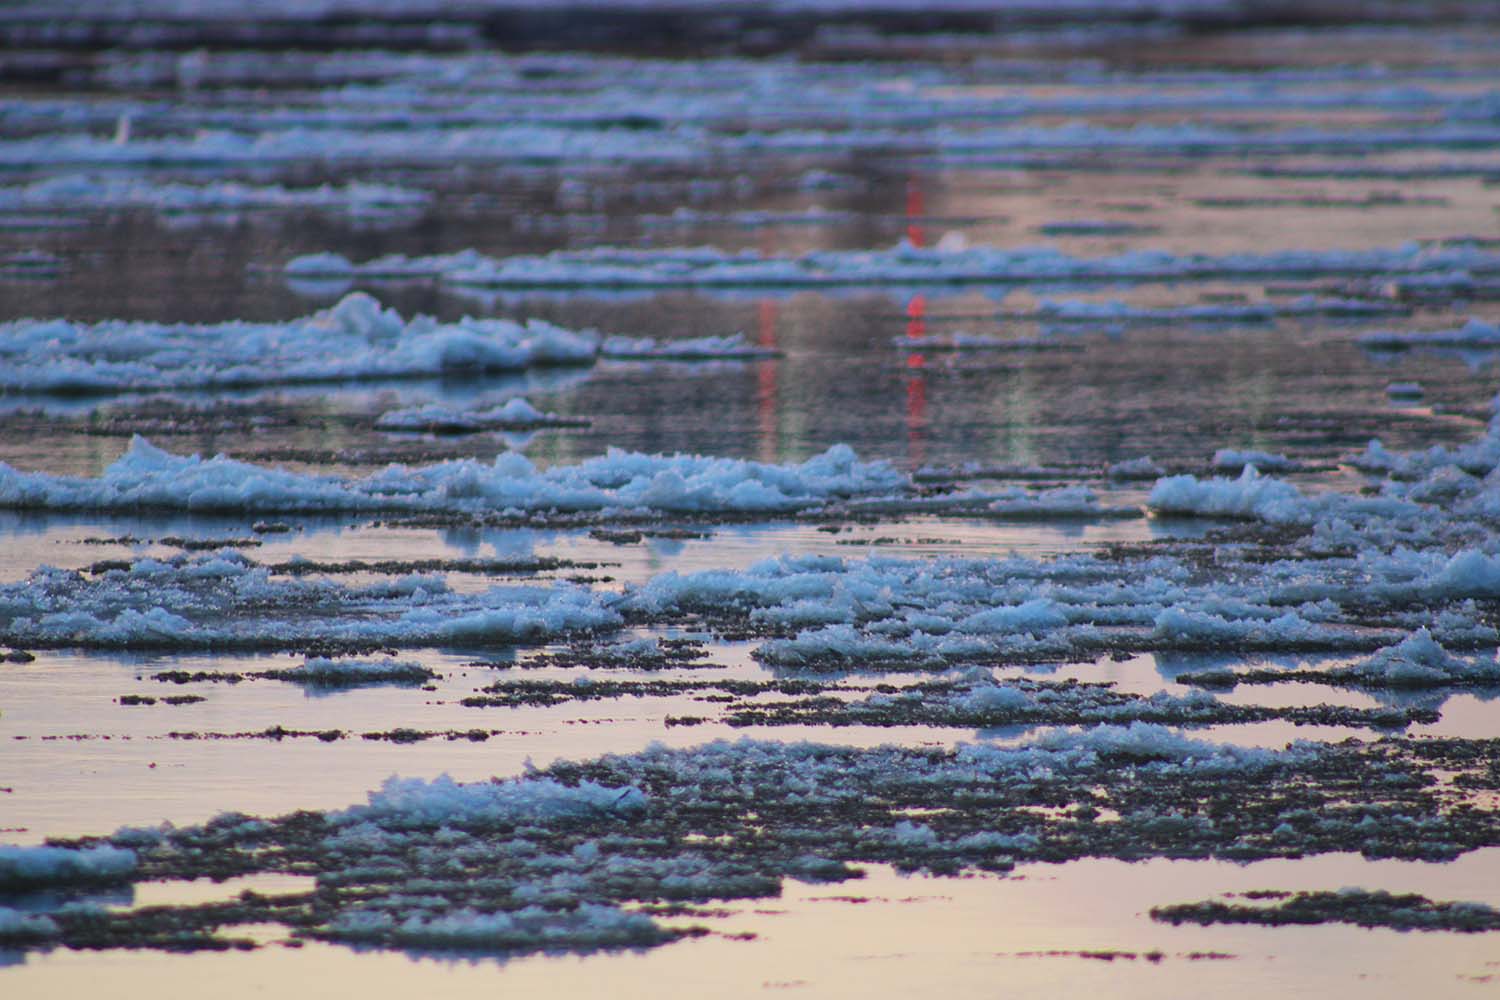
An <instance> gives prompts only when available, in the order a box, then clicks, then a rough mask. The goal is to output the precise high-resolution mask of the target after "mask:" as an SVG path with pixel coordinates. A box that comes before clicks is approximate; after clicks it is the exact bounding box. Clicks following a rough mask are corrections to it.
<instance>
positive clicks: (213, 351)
mask: <svg viewBox="0 0 1500 1000" xmlns="http://www.w3.org/2000/svg"><path fill="white" fill-rule="evenodd" d="M601 355H607V356H628V357H684V358H695V359H702V358H720V357H722V358H742V357H747V356H756V357H759V356H763V352H758V351H755V350H753V349H750V348H748V347H747V346H746V345H745V344H744V342H743V340H742V339H741V338H737V337H702V338H696V339H690V340H683V341H675V342H663V341H656V340H652V339H650V338H635V339H631V338H617V337H610V338H605V337H602V336H601V335H600V334H598V333H596V332H595V331H593V330H567V329H564V328H562V327H559V326H554V325H553V324H551V323H547V322H544V321H542V320H528V321H526V322H524V323H518V322H514V321H511V320H506V319H473V318H464V319H461V320H459V321H458V322H455V323H442V322H439V321H438V320H436V319H434V318H432V317H430V316H416V317H413V318H412V319H410V320H407V319H403V318H402V317H401V315H400V314H399V313H397V312H396V311H395V310H394V309H387V308H383V307H382V306H381V305H380V303H379V302H377V301H376V300H375V299H374V298H372V297H371V296H369V295H367V294H365V293H363V292H353V293H350V294H349V295H346V296H345V297H344V298H343V299H342V300H340V301H339V302H338V304H336V305H334V306H332V307H330V308H328V309H325V310H322V311H321V312H317V313H314V314H313V315H311V316H307V317H303V318H301V319H294V320H290V321H287V322H283V323H241V322H233V323H221V324H213V325H206V326H199V325H191V324H160V323H139V322H128V321H122V320H110V321H105V322H102V323H94V324H83V323H72V322H69V321H67V320H62V319H50V320H35V319H23V320H16V321H12V322H9V323H3V324H0V390H12V391H18V392H50V393H87V392H113V391H118V390H125V389H147V390H157V389H182V388H194V387H210V386H241V385H276V384H283V383H297V382H321V381H335V380H348V379H382V378H410V377H418V376H430V375H443V374H454V373H481V372H495V371H520V370H524V369H527V368H531V367H535V366H543V365H591V364H594V363H595V362H596V361H598V359H599V358H600V357H601Z"/></svg>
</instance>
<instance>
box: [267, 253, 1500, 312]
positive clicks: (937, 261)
mask: <svg viewBox="0 0 1500 1000" xmlns="http://www.w3.org/2000/svg"><path fill="white" fill-rule="evenodd" d="M1455 268H1464V269H1468V270H1470V271H1473V272H1475V273H1480V272H1483V273H1494V272H1500V253H1495V252H1492V251H1489V250H1484V249H1480V248H1477V247H1473V246H1465V245H1455V246H1418V245H1416V244H1408V245H1405V246H1401V247H1396V248H1392V249H1382V250H1327V251H1323V250H1288V251H1282V252H1277V253H1267V254H1227V255H1223V256H1212V255H1207V254H1187V255H1178V254H1171V253H1166V252H1163V251H1155V250H1135V251H1129V252H1126V253H1122V254H1117V255H1114V256H1108V257H1076V256H1073V255H1071V254H1067V253H1064V252H1063V251H1061V250H1058V249H1057V248H1055V247H1046V246H1035V247H1018V248H1008V249H996V248H983V247H975V248H969V249H957V250H954V249H943V248H932V249H927V248H921V247H915V246H912V245H910V244H909V243H902V244H899V245H897V246H895V247H893V248H891V249H889V250H864V251H858V250H820V251H814V252H811V253H807V254H804V255H803V256H800V257H774V256H767V255H762V254H760V253H758V252H756V251H753V250H744V251H739V252H727V251H723V250H717V249H714V248H711V247H697V248H677V249H662V250H634V249H618V248H601V249H594V250H558V251H554V252H553V253H550V254H545V255H542V256H515V257H505V258H489V257H485V256H483V255H481V254H478V253H477V252H475V251H473V250H466V251H463V252H462V253H457V254H443V255H437V256H429V257H407V256H404V255H399V254H398V255H392V256H387V257H379V258H376V259H374V260H370V261H366V262H364V263H354V262H352V261H350V260H348V259H347V258H345V257H342V256H339V255H337V254H327V253H324V254H312V255H308V256H303V257H298V258H295V259H293V260H292V261H291V262H289V263H288V264H287V266H286V273H287V274H288V276H290V277H295V278H313V277H317V278H332V277H361V278H366V279H373V280H379V279H387V278H412V277H428V278H439V279H441V280H443V281H447V282H451V283H454V284H458V285H476V286H491V287H513V288H571V287H585V286H600V287H613V288H673V287H690V288H734V287H754V286H760V285H766V286H784V287H830V286H839V285H866V284H883V283H892V284H989V283H1004V282H1017V281H1049V280H1057V281H1090V280H1104V281H1113V280H1139V281H1145V280H1153V279H1204V278H1216V277H1265V276H1277V275H1318V276H1396V275H1410V274H1420V273H1425V272H1431V271H1434V270H1452V269H1455ZM1308 308H1312V307H1311V306H1309V307H1308ZM1330 308H1333V307H1332V306H1330ZM1340 308H1342V306H1341V307H1340ZM1349 308H1351V309H1353V308H1355V307H1353V306H1350V307H1349Z"/></svg>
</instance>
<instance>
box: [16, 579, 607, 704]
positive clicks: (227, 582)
mask: <svg viewBox="0 0 1500 1000" xmlns="http://www.w3.org/2000/svg"><path fill="white" fill-rule="evenodd" d="M620 624H621V618H620V615H619V614H618V613H617V612H615V611H614V610H613V609H612V608H610V607H609V606H608V605H607V602H606V601H605V600H604V599H603V598H602V597H601V595H599V594H596V593H594V592H593V591H590V590H586V589H584V588H582V587H578V586H575V585H573V584H571V583H558V584H554V585H552V586H546V587H543V586H514V585H510V586H494V587H491V588H489V589H488V590H485V591H481V592H478V593H472V594H459V593H455V592H453V591H452V590H451V589H449V588H448V586H447V583H446V581H445V580H444V579H443V578H442V577H441V576H435V575H416V574H412V575H407V576H401V577H394V578H389V579H385V580H381V581H378V582H376V583H372V584H370V585H368V586H362V587H351V586H347V585H345V584H342V583H338V582H335V581H332V580H326V579H318V578H315V577H311V576H307V577H302V576H296V577H286V576H281V575H273V574H271V573H270V571H269V570H268V569H267V568H266V567H264V566H256V565H254V564H252V563H250V562H249V561H248V560H247V559H245V558H244V557H243V556H231V555H211V556H199V557H193V558H178V559H174V560H171V561H168V562H163V561H161V560H156V559H149V558H148V559H139V560H136V561H135V562H133V563H131V564H130V565H129V566H128V568H119V569H113V568H112V569H109V570H107V571H105V572H103V573H98V574H91V575H89V576H84V575H83V574H79V573H71V572H67V571H64V570H59V569H54V568H52V567H42V568H41V569H38V570H37V571H36V572H34V573H33V574H32V575H31V576H30V577H29V578H28V579H27V580H26V581H24V582H22V583H18V584H6V585H0V634H3V635H4V636H6V638H7V639H8V640H10V641H12V642H19V641H21V640H22V637H24V639H25V642H26V643H28V644H30V645H51V646H59V645H68V646H88V647H93V648H106V649H120V648H127V649H128V648H152V649H285V648H288V647H291V648H295V647H297V646H298V645H302V644H307V643H310V642H320V643H335V644H337V643H343V644H350V645H353V646H357V647H367V646H370V645H385V646H393V645H399V646H405V647H412V646H433V645H466V644H472V643H515V642H535V641H541V640H546V639H551V638H556V637H560V636H565V635H576V634H579V633H589V632H597V631H601V630H610V629H614V628H617V627H619V626H620ZM414 667H415V669H413V668H414ZM419 670H420V667H416V665H413V664H397V665H395V666H385V665H383V664H379V663H376V664H372V665H369V666H368V667H361V666H358V665H350V664H346V663H344V662H342V661H340V662H335V663H332V664H324V663H321V662H319V661H317V660H313V661H312V662H311V663H309V664H308V665H307V667H306V669H305V670H304V668H302V667H296V668H292V669H289V670H285V671H271V672H268V675H269V676H273V677H277V678H279V679H283V680H290V681H295V682H302V683H311V684H314V685H316V686H324V687H327V686H352V685H355V684H359V683H364V682H366V681H370V682H375V681H377V680H378V682H381V683H385V682H392V681H395V680H397V679H398V676H399V679H401V680H407V679H411V680H420V679H424V678H425V677H426V676H429V675H428V674H427V672H426V671H422V672H421V673H420V674H419V673H418V671H419ZM398 671H399V675H397V673H396V672H398ZM377 675H380V676H378V677H377Z"/></svg>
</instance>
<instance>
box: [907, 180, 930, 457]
mask: <svg viewBox="0 0 1500 1000" xmlns="http://www.w3.org/2000/svg"><path fill="white" fill-rule="evenodd" d="M923 214H924V212H923V199H922V185H921V184H920V183H919V182H918V180H917V178H916V176H915V175H913V176H911V177H908V178H907V179H906V241H907V242H908V243H910V244H911V245H912V246H914V247H920V246H923V245H925V243H926V241H927V234H926V233H924V232H923V230H922V216H923ZM906 335H907V337H910V338H913V339H921V338H923V337H925V336H927V296H925V295H923V294H921V293H920V292H918V293H917V294H916V295H913V296H912V297H911V300H910V301H909V302H907V303H906ZM926 366H927V357H926V355H924V354H922V353H920V352H913V353H911V354H908V355H907V356H906V457H907V459H908V461H910V462H911V464H912V467H913V468H917V467H920V466H922V465H925V464H926V462H927V379H926V377H925V375H924V373H923V369H924V368H925V367H926Z"/></svg>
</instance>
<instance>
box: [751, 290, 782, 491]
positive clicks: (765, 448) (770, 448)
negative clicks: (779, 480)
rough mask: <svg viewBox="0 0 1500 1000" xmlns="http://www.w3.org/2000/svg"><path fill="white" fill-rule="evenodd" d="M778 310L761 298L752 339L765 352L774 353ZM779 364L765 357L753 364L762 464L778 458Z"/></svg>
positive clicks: (777, 307)
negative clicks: (777, 400) (777, 404)
mask: <svg viewBox="0 0 1500 1000" xmlns="http://www.w3.org/2000/svg"><path fill="white" fill-rule="evenodd" d="M780 308H781V307H780V306H778V305H777V304H776V301H775V300H774V299H761V301H760V311H759V314H758V315H757V327H758V329H757V331H756V338H755V343H756V345H757V346H758V347H764V348H765V349H766V350H768V351H774V350H776V318H777V313H778V312H779V311H780ZM778 363H779V362H778V361H777V359H776V358H767V359H766V360H764V361H760V362H757V363H756V370H755V416H756V430H757V432H758V436H759V440H760V460H761V461H762V462H774V461H776V460H777V458H778V457H779V456H778V454H777V447H776V444H777V442H776V379H777V369H776V366H777V364H778Z"/></svg>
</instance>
